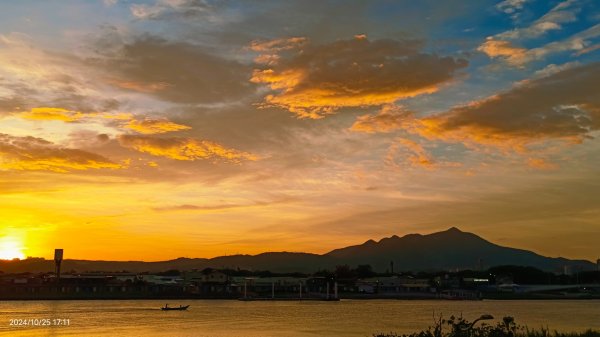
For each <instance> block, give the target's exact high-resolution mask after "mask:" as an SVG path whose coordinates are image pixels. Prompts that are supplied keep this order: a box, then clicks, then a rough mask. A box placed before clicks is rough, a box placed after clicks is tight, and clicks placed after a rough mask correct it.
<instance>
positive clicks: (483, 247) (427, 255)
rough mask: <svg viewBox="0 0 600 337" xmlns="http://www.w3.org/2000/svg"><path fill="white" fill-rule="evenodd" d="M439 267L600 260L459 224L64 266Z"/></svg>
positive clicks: (19, 265) (558, 265)
mask: <svg viewBox="0 0 600 337" xmlns="http://www.w3.org/2000/svg"><path fill="white" fill-rule="evenodd" d="M392 262H393V265H394V266H395V267H394V268H395V271H434V270H462V269H478V268H480V267H484V268H485V267H491V266H496V265H508V264H512V265H523V266H532V267H536V268H539V269H542V270H546V271H559V270H561V269H562V268H563V267H565V266H568V267H570V268H572V269H573V270H591V269H593V268H595V266H596V265H595V264H594V263H592V262H590V261H587V260H571V259H567V258H563V257H546V256H542V255H540V254H537V253H535V252H532V251H529V250H525V249H518V248H511V247H504V246H500V245H497V244H495V243H492V242H490V241H487V240H485V239H484V238H482V237H480V236H478V235H476V234H474V233H470V232H463V231H461V230H460V229H458V228H456V227H451V228H449V229H447V230H445V231H440V232H435V233H430V234H425V235H423V234H406V235H404V236H402V237H400V236H398V235H392V236H391V237H384V238H381V239H380V240H379V241H375V240H373V239H370V240H367V241H365V242H364V243H362V244H359V245H352V246H347V247H344V248H338V249H334V250H331V251H330V252H328V253H325V254H313V253H303V252H264V253H260V254H256V255H247V254H237V255H227V256H217V257H214V258H186V257H180V258H177V259H173V260H166V261H154V262H144V261H106V260H72V259H67V260H65V261H63V270H64V271H70V270H75V271H78V272H85V271H122V270H126V271H129V272H160V271H165V270H169V269H179V270H190V269H202V268H207V267H212V268H232V269H237V268H241V269H250V270H270V271H273V272H306V273H311V272H315V271H317V270H321V269H333V268H335V266H337V265H344V264H347V265H350V266H357V265H361V264H369V265H371V266H372V267H373V269H374V270H376V271H379V272H384V271H386V270H389V269H391V268H392V266H391V265H392ZM53 270H54V263H53V261H52V260H44V259H39V258H34V259H26V260H21V261H0V271H2V272H5V273H9V272H51V271H53Z"/></svg>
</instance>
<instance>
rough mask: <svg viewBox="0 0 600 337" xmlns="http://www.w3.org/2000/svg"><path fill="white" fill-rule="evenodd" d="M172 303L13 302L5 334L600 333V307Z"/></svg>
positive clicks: (1, 319) (1, 330)
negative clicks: (502, 328)
mask: <svg viewBox="0 0 600 337" xmlns="http://www.w3.org/2000/svg"><path fill="white" fill-rule="evenodd" d="M166 302H167V301H164V300H162V301H156V300H131V301H122V300H119V301H35V302H33V301H8V302H1V303H0V335H10V336H20V337H23V336H86V335H91V336H207V337H208V336H216V337H221V336H249V337H271V336H273V337H275V336H277V337H279V336H285V337H315V336H331V337H341V336H345V337H346V336H347V337H353V336H361V337H365V336H371V335H372V334H373V333H375V332H390V331H394V332H398V333H410V332H414V331H418V330H421V329H425V328H427V327H428V326H429V325H431V324H432V322H433V315H434V314H435V315H439V314H443V315H444V316H446V317H447V316H449V315H451V314H455V315H460V314H462V315H463V316H464V317H466V318H468V319H470V320H472V319H474V318H477V317H479V316H480V315H481V314H491V315H493V316H494V317H496V318H502V317H503V316H508V315H510V316H514V317H515V319H516V321H517V323H520V324H523V325H528V326H529V327H531V328H539V327H542V326H543V327H548V328H550V329H556V330H560V331H583V330H586V329H588V328H593V329H597V330H600V301H599V300H589V301H583V300H580V301H575V300H574V301H568V300H561V301H474V302H470V301H402V300H342V301H340V302H308V301H307V302H240V301H234V300H181V301H179V300H178V301H176V300H171V301H168V302H169V304H170V305H171V306H177V305H179V304H190V309H189V310H188V311H182V312H179V311H169V312H163V311H161V310H160V307H161V306H163V305H164V304H165V303H166ZM36 318H37V319H44V318H46V319H69V321H70V325H69V326H51V327H42V326H37V327H35V326H21V327H14V326H9V320H10V319H36Z"/></svg>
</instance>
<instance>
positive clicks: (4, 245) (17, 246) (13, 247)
mask: <svg viewBox="0 0 600 337" xmlns="http://www.w3.org/2000/svg"><path fill="white" fill-rule="evenodd" d="M24 258H25V254H24V253H23V244H22V242H21V241H20V240H18V239H17V238H14V237H9V236H5V237H0V260H12V259H24Z"/></svg>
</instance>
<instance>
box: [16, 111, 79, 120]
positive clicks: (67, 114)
mask: <svg viewBox="0 0 600 337" xmlns="http://www.w3.org/2000/svg"><path fill="white" fill-rule="evenodd" d="M19 116H20V117H22V118H25V119H32V120H58V121H63V122H75V121H78V120H80V119H81V118H83V117H85V115H84V114H82V113H81V112H79V111H72V110H68V109H63V108H50V107H40V108H33V109H31V110H30V111H25V112H22V113H20V114H19Z"/></svg>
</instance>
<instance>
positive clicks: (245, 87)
mask: <svg viewBox="0 0 600 337" xmlns="http://www.w3.org/2000/svg"><path fill="white" fill-rule="evenodd" d="M94 62H99V63H101V64H102V65H103V66H104V67H105V68H106V69H107V71H108V72H109V74H111V75H109V76H112V77H111V78H110V79H109V81H110V82H111V83H112V84H113V85H115V86H117V87H120V88H123V89H128V90H133V91H138V92H144V93H149V94H152V95H156V96H157V97H159V98H161V99H165V100H168V101H172V102H176V103H215V102H223V101H229V100H237V99H240V98H241V97H243V96H244V95H247V94H249V93H251V92H252V91H253V85H252V84H251V83H248V78H249V77H250V76H251V70H250V68H249V67H247V66H245V65H243V64H241V63H239V62H236V61H232V60H227V59H224V58H221V57H218V56H215V55H213V54H211V53H209V52H208V51H206V50H205V48H203V47H200V46H196V45H193V44H188V43H184V42H173V41H167V40H164V39H161V38H157V37H148V36H146V37H141V38H139V39H137V40H135V41H134V42H132V43H128V44H124V45H122V46H121V48H119V49H117V52H116V53H115V54H114V55H112V57H109V58H106V59H96V60H95V61H94Z"/></svg>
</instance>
